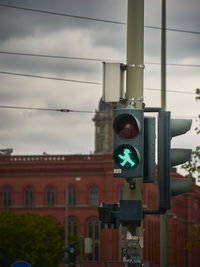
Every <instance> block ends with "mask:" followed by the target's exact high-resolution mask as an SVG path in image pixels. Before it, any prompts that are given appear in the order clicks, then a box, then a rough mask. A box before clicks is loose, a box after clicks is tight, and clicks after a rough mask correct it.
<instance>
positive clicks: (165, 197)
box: [158, 110, 192, 210]
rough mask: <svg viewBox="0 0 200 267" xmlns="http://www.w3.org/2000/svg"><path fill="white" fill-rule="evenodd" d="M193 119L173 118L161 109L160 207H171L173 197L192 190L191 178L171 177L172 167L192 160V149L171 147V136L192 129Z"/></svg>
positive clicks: (159, 123) (159, 118)
mask: <svg viewBox="0 0 200 267" xmlns="http://www.w3.org/2000/svg"><path fill="white" fill-rule="evenodd" d="M191 123H192V120H189V119H187V120H186V119H171V114H170V112H166V111H163V110H161V111H160V112H159V116H158V184H159V209H160V210H168V209H170V208H171V197H172V196H174V195H179V194H183V193H185V192H188V191H189V190H190V187H191V184H192V181H191V180H189V179H181V178H178V179H171V167H172V166H176V165H179V164H182V163H184V162H186V161H188V160H190V157H191V153H192V150H191V149H171V138H172V137H175V136H178V135H182V134H184V133H186V132H187V131H189V130H190V128H191Z"/></svg>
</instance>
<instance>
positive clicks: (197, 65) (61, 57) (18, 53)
mask: <svg viewBox="0 0 200 267" xmlns="http://www.w3.org/2000/svg"><path fill="white" fill-rule="evenodd" d="M0 54H5V55H17V56H30V57H42V58H55V59H69V60H81V61H96V62H104V61H107V62H116V60H114V59H105V58H88V57H72V56H57V55H45V54H33V53H21V52H10V51H0ZM145 64H147V65H160V64H161V63H159V62H146V63H145ZM166 65H168V66H177V67H197V68H199V67H200V64H179V63H167V64H166Z"/></svg>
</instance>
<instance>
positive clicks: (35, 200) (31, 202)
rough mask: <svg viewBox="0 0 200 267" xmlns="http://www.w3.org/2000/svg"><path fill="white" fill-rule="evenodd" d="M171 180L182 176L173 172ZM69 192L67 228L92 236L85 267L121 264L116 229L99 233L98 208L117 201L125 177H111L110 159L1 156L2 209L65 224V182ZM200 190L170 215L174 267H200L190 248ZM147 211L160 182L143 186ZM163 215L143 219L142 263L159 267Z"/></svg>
mask: <svg viewBox="0 0 200 267" xmlns="http://www.w3.org/2000/svg"><path fill="white" fill-rule="evenodd" d="M172 170H173V173H172V177H181V176H180V175H178V174H177V173H176V170H175V169H172ZM67 183H68V190H69V198H68V199H69V229H70V231H72V232H73V233H77V234H78V235H79V236H84V237H91V238H92V240H93V253H92V254H91V255H89V256H86V255H85V267H90V266H91V267H97V266H98V267H100V266H105V267H112V266H113V267H118V266H121V263H120V259H121V249H120V234H119V230H118V229H100V225H99V220H98V205H99V204H100V203H101V202H105V203H113V202H118V201H119V199H120V197H121V196H122V188H123V184H124V180H123V179H121V178H120V179H119V178H113V163H112V158H111V155H108V154H107V155H106V154H104V155H42V156H1V157H0V195H1V198H0V208H1V209H5V208H13V209H14V210H16V211H17V212H27V211H31V212H36V213H39V214H48V215H52V216H54V217H56V218H57V219H58V220H59V221H60V222H62V223H63V224H65V207H66V205H65V203H66V184H67ZM199 192H200V190H199V187H197V186H195V185H193V186H192V190H191V192H189V193H186V194H183V195H180V196H177V197H174V198H173V204H172V209H171V210H170V211H169V213H168V224H169V257H170V266H177V267H190V266H191V267H198V266H200V250H199V248H198V247H197V246H195V247H194V248H193V249H191V250H186V242H187V240H188V238H189V236H190V235H191V226H192V225H196V224H199V223H200V195H199ZM143 196H144V199H143V205H144V208H148V209H156V207H157V184H156V183H155V184H146V185H144V194H143ZM159 235H160V234H159V216H156V215H147V216H146V217H145V220H144V260H145V262H146V263H148V264H147V266H159V258H160V256H159V255H160V253H159V247H160V246H159V244H160V240H159Z"/></svg>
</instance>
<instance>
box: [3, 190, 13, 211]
mask: <svg viewBox="0 0 200 267" xmlns="http://www.w3.org/2000/svg"><path fill="white" fill-rule="evenodd" d="M2 205H3V206H4V207H9V206H12V190H11V188H10V187H6V188H4V189H3V191H2Z"/></svg>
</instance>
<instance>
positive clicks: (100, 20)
mask: <svg viewBox="0 0 200 267" xmlns="http://www.w3.org/2000/svg"><path fill="white" fill-rule="evenodd" d="M0 6H2V7H8V8H15V9H21V10H26V11H31V12H38V13H45V14H49V15H56V16H64V17H70V18H76V19H82V20H90V21H97V22H104V23H112V24H119V25H126V23H125V22H120V21H114V20H106V19H95V18H91V17H84V16H76V15H71V14H66V13H58V12H53V11H45V10H40V9H35V8H27V7H19V6H14V5H7V4H0ZM144 27H145V28H149V29H155V30H161V28H160V27H156V26H144ZM166 30H167V31H174V32H182V33H192V34H200V32H198V31H189V30H180V29H174V28H166Z"/></svg>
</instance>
